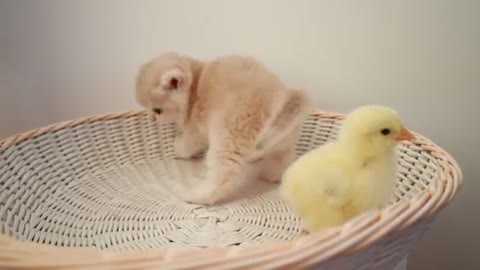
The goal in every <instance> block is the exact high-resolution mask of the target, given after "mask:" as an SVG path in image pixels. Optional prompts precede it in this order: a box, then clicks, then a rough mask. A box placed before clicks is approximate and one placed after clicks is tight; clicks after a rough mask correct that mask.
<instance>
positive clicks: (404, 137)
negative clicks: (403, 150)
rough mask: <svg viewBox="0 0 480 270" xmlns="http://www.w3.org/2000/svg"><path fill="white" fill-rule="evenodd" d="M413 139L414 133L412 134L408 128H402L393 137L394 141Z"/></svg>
mask: <svg viewBox="0 0 480 270" xmlns="http://www.w3.org/2000/svg"><path fill="white" fill-rule="evenodd" d="M414 139H415V135H413V134H412V133H411V132H410V131H408V129H406V128H402V130H400V133H399V134H398V135H397V137H395V140H396V141H413V140H414Z"/></svg>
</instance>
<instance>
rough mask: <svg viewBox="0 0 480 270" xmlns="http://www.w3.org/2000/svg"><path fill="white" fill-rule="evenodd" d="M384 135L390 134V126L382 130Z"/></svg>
mask: <svg viewBox="0 0 480 270" xmlns="http://www.w3.org/2000/svg"><path fill="white" fill-rule="evenodd" d="M380 132H381V133H382V134H383V135H385V136H387V135H388V134H390V129H388V128H384V129H382V130H381V131H380Z"/></svg>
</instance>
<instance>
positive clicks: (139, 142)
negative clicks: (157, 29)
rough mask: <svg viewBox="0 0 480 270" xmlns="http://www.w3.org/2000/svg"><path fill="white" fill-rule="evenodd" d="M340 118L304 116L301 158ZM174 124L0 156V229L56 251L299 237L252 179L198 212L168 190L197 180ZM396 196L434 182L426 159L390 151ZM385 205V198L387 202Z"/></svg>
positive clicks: (78, 131)
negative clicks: (179, 154) (181, 154)
mask: <svg viewBox="0 0 480 270" xmlns="http://www.w3.org/2000/svg"><path fill="white" fill-rule="evenodd" d="M340 124H341V122H340V121H338V120H335V119H334V118H329V117H324V116H322V115H311V116H310V117H309V118H308V119H307V120H306V121H305V123H304V125H303V129H302V134H301V137H300V139H299V140H298V143H297V154H298V155H300V154H302V153H304V152H305V151H308V150H310V149H312V148H314V147H316V146H319V145H321V144H324V143H325V142H327V141H331V140H333V139H335V137H336V134H337V131H338V128H339V125H340ZM174 133H175V130H174V126H171V125H170V126H162V127H158V126H156V125H155V124H154V123H153V122H152V121H150V120H149V119H148V118H147V117H146V116H145V115H143V114H141V115H136V116H131V117H128V118H118V119H113V120H105V121H95V122H88V123H83V124H79V125H75V126H73V127H66V128H63V129H61V130H58V131H54V132H50V133H46V134H43V135H40V136H38V137H35V138H33V139H28V140H25V141H23V142H20V143H18V144H16V145H12V146H10V147H8V148H5V149H2V150H0V164H1V166H0V233H3V234H8V235H14V236H15V237H17V238H19V239H23V240H29V241H34V242H40V243H46V244H53V245H58V246H77V247H78V246H83V247H84V246H94V247H98V248H102V249H104V248H109V249H113V250H144V249H149V248H155V247H165V246H168V247H184V246H189V247H208V246H211V245H224V246H228V245H244V244H247V243H261V242H264V241H269V240H272V239H276V240H291V239H294V238H296V237H298V236H299V235H300V231H301V227H302V224H301V221H300V220H299V219H298V218H297V217H296V216H295V214H294V213H293V212H292V211H291V209H290V208H289V206H288V205H287V204H286V203H285V202H284V201H282V200H281V199H280V198H279V196H278V195H277V191H276V185H274V184H268V183H265V182H262V181H251V185H250V186H249V188H248V189H247V192H245V193H244V192H242V196H241V197H239V198H237V199H235V200H233V201H231V202H228V203H225V204H222V205H217V206H212V207H202V206H198V205H191V204H187V203H184V202H183V201H182V200H181V199H180V198H178V197H177V196H176V195H175V194H176V191H178V190H179V189H180V188H185V187H193V186H194V185H195V181H194V180H192V179H198V177H199V175H203V173H204V167H203V165H202V163H201V162H193V161H192V162H190V161H178V160H175V159H174V152H173V148H172V142H173V136H174ZM399 153H400V160H399V164H400V170H399V173H398V181H397V190H396V198H395V200H394V202H395V201H398V200H399V199H402V198H406V197H409V196H412V195H414V194H415V193H417V192H419V191H421V190H424V189H425V188H426V187H427V186H428V185H429V184H430V183H432V181H434V180H435V179H436V177H437V176H438V175H437V174H438V173H437V165H436V161H435V158H434V157H432V156H431V155H430V154H429V153H428V152H427V151H425V150H423V149H422V148H420V147H419V146H416V145H408V146H407V145H402V146H400V147H399ZM392 203H393V202H392Z"/></svg>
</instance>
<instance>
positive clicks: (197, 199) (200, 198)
mask: <svg viewBox="0 0 480 270" xmlns="http://www.w3.org/2000/svg"><path fill="white" fill-rule="evenodd" d="M183 200H184V201H186V202H187V203H191V204H199V205H205V206H211V205H213V204H215V201H214V200H213V198H212V195H211V193H200V192H192V193H190V194H189V195H185V196H183Z"/></svg>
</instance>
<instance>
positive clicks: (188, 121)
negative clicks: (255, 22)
mask: <svg viewBox="0 0 480 270" xmlns="http://www.w3.org/2000/svg"><path fill="white" fill-rule="evenodd" d="M136 98H137V101H138V103H139V104H140V105H142V106H143V107H145V108H147V110H148V112H149V113H150V115H151V116H152V118H153V119H155V120H156V121H157V122H158V123H160V124H164V123H171V122H175V123H176V124H177V126H178V127H179V129H180V131H181V134H180V135H178V136H177V137H176V139H175V145H174V147H175V152H176V155H177V156H178V157H180V158H192V157H195V156H199V155H202V154H204V153H205V152H206V165H207V179H206V181H207V182H206V183H205V184H203V185H199V186H198V187H196V188H195V190H193V191H192V193H190V194H188V195H187V196H186V197H185V198H184V199H185V200H186V201H188V202H191V203H197V204H205V205H211V204H215V203H217V202H220V201H222V200H225V199H228V198H229V197H230V196H232V195H233V193H234V192H235V191H236V190H237V188H238V186H239V184H241V183H240V182H241V176H242V172H244V170H245V166H246V165H247V163H251V162H254V163H255V165H256V166H258V168H259V169H260V171H259V176H260V177H261V178H263V179H265V180H267V181H272V182H276V181H279V180H280V178H281V175H282V174H283V172H284V170H285V169H286V168H287V167H288V165H290V163H291V161H293V158H294V157H295V154H294V143H295V141H296V139H297V138H298V135H299V131H300V127H301V124H302V122H303V120H304V118H305V117H306V116H307V114H308V112H309V111H310V106H309V103H308V97H307V96H306V93H305V92H304V91H301V90H295V89H290V88H287V87H286V86H285V85H284V84H283V83H282V82H281V81H280V79H279V78H278V77H277V76H275V75H274V74H273V73H272V72H270V71H268V70H267V68H266V67H265V66H264V65H263V64H261V63H259V62H258V61H256V60H255V59H253V58H250V57H245V56H238V55H231V56H225V57H220V58H217V59H215V60H213V61H211V62H202V61H199V60H197V59H194V58H192V57H190V56H187V55H181V54H177V53H173V52H172V53H165V54H162V55H160V56H158V57H156V58H154V59H152V60H151V61H149V62H147V63H145V64H143V65H142V66H141V68H140V70H139V73H138V75H137V81H136Z"/></svg>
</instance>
